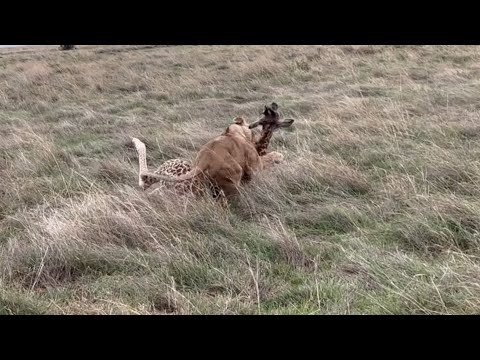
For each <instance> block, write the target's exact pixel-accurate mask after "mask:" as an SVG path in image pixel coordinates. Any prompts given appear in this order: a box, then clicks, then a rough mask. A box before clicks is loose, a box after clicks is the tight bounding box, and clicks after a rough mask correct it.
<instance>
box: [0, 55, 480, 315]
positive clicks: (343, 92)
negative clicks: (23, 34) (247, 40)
mask: <svg viewBox="0 0 480 360" xmlns="http://www.w3.org/2000/svg"><path fill="white" fill-rule="evenodd" d="M479 64H480V53H479V48H478V47H474V46H470V47H468V46H465V47H459V46H455V47H451V46H422V47H419V46H401V47H397V46H360V47H358V46H268V47H265V46H168V47H163V46H159V47H149V46H144V47H137V46H132V47H129V46H121V47H115V46H106V47H105V46H104V47H82V46H80V49H79V50H77V51H71V52H60V51H57V50H56V49H24V50H22V51H12V50H10V49H8V50H0V69H1V71H0V84H2V86H0V125H1V126H0V139H1V140H0V179H1V182H0V268H1V269H2V272H1V273H0V287H1V290H0V313H15V314H20V313H22V314H23V313H54V314H79V313H87V314H165V313H168V314H171V313H177V314H192V313H193V314H213V313H220V314H258V313H261V314H266V313H269V314H299V313H302V314H303V313H307V314H351V313H361V314H368V313H385V314H418V313H426V314H472V313H478V311H479V310H480V302H479V300H478V299H479V298H480V297H479V295H480V286H479V285H480V279H479V277H478V270H479V269H478V264H479V251H478V247H479V231H480V215H479V211H480V202H479V201H478V197H479V195H480V183H479V181H480V167H479V162H478V157H479V155H480V145H479V141H478V140H479V139H480V127H479V126H478V125H477V123H478V110H479V107H478V103H479V100H480V99H479V97H480V91H479V90H480V89H479V83H478V80H477V78H478V75H479V74H480V65H479ZM271 101H275V102H277V103H278V104H279V105H280V107H281V110H282V111H283V112H284V115H285V116H288V117H293V118H295V119H296V122H295V124H294V129H292V131H282V132H279V133H278V134H276V136H275V137H274V139H273V142H272V144H271V147H272V149H274V150H277V151H280V152H282V153H284V154H285V160H286V164H285V166H282V167H279V168H276V169H273V170H271V171H268V172H265V173H264V174H262V175H261V176H259V177H258V178H256V179H255V180H254V182H253V183H252V184H251V186H249V187H248V188H247V189H244V194H243V196H242V200H241V201H240V202H239V203H238V204H235V205H233V206H232V207H231V208H229V209H224V208H221V207H218V206H216V205H215V203H213V202H211V201H210V200H208V199H198V200H195V201H193V200H191V199H190V200H187V199H180V200H179V199H177V198H176V197H175V196H173V195H172V194H168V193H167V194H165V196H163V197H156V198H151V197H147V196H146V195H145V194H143V193H142V192H141V191H139V190H138V189H137V187H136V182H137V158H136V154H135V151H134V150H133V149H132V148H131V147H129V146H128V142H129V137H130V136H136V137H139V138H141V139H142V141H145V143H146V144H147V147H148V159H147V160H148V162H149V166H151V167H154V166H158V165H160V164H161V163H162V162H163V161H164V160H166V159H169V158H176V157H182V158H185V159H187V160H192V158H193V156H194V154H195V152H196V150H198V148H199V146H200V145H202V144H203V143H205V142H206V141H208V140H209V139H211V138H212V137H214V136H215V135H217V134H218V133H219V132H221V131H222V130H224V128H225V127H226V125H228V124H229V122H230V121H231V120H232V119H233V118H234V117H237V116H244V117H245V118H246V119H248V120H249V121H251V120H253V119H254V118H256V117H257V115H258V114H259V112H260V111H261V109H262V106H263V105H264V104H265V103H269V102H271Z"/></svg>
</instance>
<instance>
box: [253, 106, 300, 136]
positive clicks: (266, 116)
mask: <svg viewBox="0 0 480 360" xmlns="http://www.w3.org/2000/svg"><path fill="white" fill-rule="evenodd" d="M293 122H294V120H293V119H283V120H281V119H280V114H279V113H278V105H277V104H276V103H272V104H271V105H266V106H265V109H264V110H263V113H262V117H261V118H260V119H259V120H257V121H255V122H254V123H252V124H250V126H249V128H250V129H254V128H256V127H257V126H259V125H261V126H262V131H263V132H266V131H268V132H274V131H275V130H278V129H280V128H287V127H289V126H291V125H292V124H293Z"/></svg>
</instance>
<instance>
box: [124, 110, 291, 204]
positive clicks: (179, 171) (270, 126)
mask: <svg viewBox="0 0 480 360" xmlns="http://www.w3.org/2000/svg"><path fill="white" fill-rule="evenodd" d="M277 110H278V105H277V104H276V103H272V104H271V105H270V106H265V110H264V112H263V117H262V118H261V119H259V120H257V121H256V122H255V123H253V124H251V125H249V126H248V127H249V129H253V128H256V127H257V126H259V125H262V131H261V134H260V138H259V139H258V140H257V141H255V138H254V136H252V142H254V144H255V149H256V151H257V153H258V155H259V156H260V158H261V160H262V163H263V168H269V167H271V166H273V165H275V164H278V163H281V162H282V161H283V155H282V154H281V153H279V152H275V151H273V152H270V153H267V148H268V146H269V143H270V140H271V138H272V135H273V132H274V131H275V130H277V129H279V128H285V127H289V126H290V125H291V124H292V123H293V122H294V120H293V119H285V120H283V121H280V115H279V114H278V112H277ZM244 122H245V121H244V120H243V118H236V119H235V120H234V124H237V125H241V124H244ZM227 130H228V129H227ZM252 135H253V134H252ZM132 142H133V143H134V145H135V148H136V150H137V153H138V155H139V168H140V169H139V186H140V187H141V188H143V189H144V190H148V191H150V192H156V191H159V190H160V189H164V188H172V189H173V190H174V191H175V192H176V193H177V194H181V195H183V194H198V193H203V191H204V187H203V188H202V186H201V182H200V181H199V179H198V178H197V177H194V178H192V179H186V180H182V181H178V182H168V181H165V180H161V179H159V178H158V177H153V176H146V177H145V176H144V177H142V173H143V174H145V173H148V167H147V162H146V148H145V144H143V143H142V142H141V141H140V140H138V139H136V138H132ZM190 171H192V165H191V164H190V163H188V162H187V161H185V160H182V159H170V160H167V161H166V162H164V163H163V164H162V165H161V166H160V167H159V168H158V169H157V170H155V171H154V172H153V174H155V175H160V176H162V175H163V176H171V177H179V176H181V175H185V174H187V173H189V172H190ZM250 180H251V175H250V174H249V173H245V174H244V175H243V177H242V182H248V181H250ZM208 188H209V190H210V192H211V194H212V195H213V197H214V198H216V197H218V196H219V194H220V192H221V191H220V189H219V188H218V186H216V185H214V184H211V183H210V184H209V186H208Z"/></svg>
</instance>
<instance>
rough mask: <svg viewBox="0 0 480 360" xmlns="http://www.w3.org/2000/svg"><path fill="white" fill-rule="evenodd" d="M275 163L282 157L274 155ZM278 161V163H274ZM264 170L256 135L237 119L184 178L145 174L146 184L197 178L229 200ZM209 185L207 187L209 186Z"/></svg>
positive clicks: (246, 124)
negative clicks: (240, 187)
mask: <svg viewBox="0 0 480 360" xmlns="http://www.w3.org/2000/svg"><path fill="white" fill-rule="evenodd" d="M267 157H268V158H269V159H265V160H267V162H269V161H270V157H271V158H272V159H273V160H272V162H277V161H280V160H281V158H280V157H281V154H278V153H275V152H273V153H271V154H268V155H267ZM277 157H278V160H277V159H275V158H277ZM262 169H263V161H262V159H261V158H260V156H259V155H258V152H257V150H256V148H255V144H254V135H253V133H252V130H251V129H250V128H249V124H248V123H247V122H246V121H245V120H244V119H243V118H236V119H235V120H234V123H233V124H231V125H230V126H229V127H228V128H227V129H226V130H225V132H224V133H223V134H222V135H220V136H218V137H216V138H215V139H213V140H211V141H209V142H208V143H207V144H205V145H204V146H203V147H202V148H201V149H200V151H199V152H198V154H197V157H196V159H195V161H194V163H193V169H192V170H191V171H189V172H188V173H187V174H185V175H180V176H165V175H160V174H154V173H151V172H142V173H141V175H140V177H141V179H142V180H143V181H145V182H146V181H149V180H148V179H157V180H163V181H170V182H179V181H184V180H189V179H193V178H196V179H198V180H200V181H201V182H204V183H207V182H211V183H213V184H214V185H216V186H217V187H218V188H219V189H220V190H221V191H222V192H223V194H224V195H225V196H226V197H227V198H231V197H233V196H235V195H237V194H238V188H239V186H240V184H241V183H242V182H248V181H250V180H251V179H252V176H253V174H254V173H255V172H257V171H260V170H262ZM206 185H208V184H206Z"/></svg>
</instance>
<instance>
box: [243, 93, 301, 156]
mask: <svg viewBox="0 0 480 360" xmlns="http://www.w3.org/2000/svg"><path fill="white" fill-rule="evenodd" d="M262 115H263V116H262V118H260V119H259V120H257V121H255V122H254V123H253V124H250V129H254V128H256V127H257V126H259V125H261V126H262V131H261V134H260V138H259V139H258V140H257V141H256V142H255V148H256V149H257V152H258V155H260V156H265V155H267V149H268V146H269V145H270V140H271V139H272V136H273V133H274V132H275V131H276V130H278V129H280V128H287V127H289V126H291V125H292V124H293V122H294V121H295V120H293V119H284V120H280V114H279V113H278V105H277V104H276V103H274V102H273V103H272V104H271V105H266V106H265V109H264V111H263V114H262ZM278 154H280V153H278ZM280 155H281V154H280ZM282 159H283V157H282Z"/></svg>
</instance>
